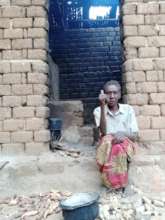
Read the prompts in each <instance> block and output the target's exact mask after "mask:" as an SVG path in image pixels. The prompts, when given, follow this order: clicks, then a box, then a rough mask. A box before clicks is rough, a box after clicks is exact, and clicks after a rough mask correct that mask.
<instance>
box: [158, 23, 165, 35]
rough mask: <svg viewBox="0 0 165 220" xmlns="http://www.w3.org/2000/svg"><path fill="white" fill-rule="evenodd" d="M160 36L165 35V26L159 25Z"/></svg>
mask: <svg viewBox="0 0 165 220" xmlns="http://www.w3.org/2000/svg"><path fill="white" fill-rule="evenodd" d="M158 27H159V35H165V25H159V26H158Z"/></svg>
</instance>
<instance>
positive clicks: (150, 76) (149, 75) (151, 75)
mask: <svg viewBox="0 0 165 220" xmlns="http://www.w3.org/2000/svg"><path fill="white" fill-rule="evenodd" d="M146 79H147V81H158V80H163V71H147V72H146Z"/></svg>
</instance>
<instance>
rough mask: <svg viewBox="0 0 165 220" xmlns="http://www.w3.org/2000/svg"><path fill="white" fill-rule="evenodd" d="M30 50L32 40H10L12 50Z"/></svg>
mask: <svg viewBox="0 0 165 220" xmlns="http://www.w3.org/2000/svg"><path fill="white" fill-rule="evenodd" d="M31 48H32V39H15V40H12V49H18V50H22V49H31ZM8 49H10V48H8Z"/></svg>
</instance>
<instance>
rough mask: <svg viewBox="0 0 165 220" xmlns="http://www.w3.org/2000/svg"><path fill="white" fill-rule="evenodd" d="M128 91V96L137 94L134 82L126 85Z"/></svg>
mask: <svg viewBox="0 0 165 220" xmlns="http://www.w3.org/2000/svg"><path fill="white" fill-rule="evenodd" d="M126 91H127V93H128V94H130V93H136V84H135V83H134V82H130V83H126Z"/></svg>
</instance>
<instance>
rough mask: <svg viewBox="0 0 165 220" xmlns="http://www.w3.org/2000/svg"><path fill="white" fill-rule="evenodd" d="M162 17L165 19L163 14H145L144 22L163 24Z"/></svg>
mask: <svg viewBox="0 0 165 220" xmlns="http://www.w3.org/2000/svg"><path fill="white" fill-rule="evenodd" d="M164 19H165V15H164V14H157V15H146V16H145V24H153V25H156V24H157V25H159V24H164Z"/></svg>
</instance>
